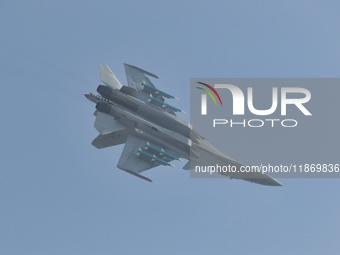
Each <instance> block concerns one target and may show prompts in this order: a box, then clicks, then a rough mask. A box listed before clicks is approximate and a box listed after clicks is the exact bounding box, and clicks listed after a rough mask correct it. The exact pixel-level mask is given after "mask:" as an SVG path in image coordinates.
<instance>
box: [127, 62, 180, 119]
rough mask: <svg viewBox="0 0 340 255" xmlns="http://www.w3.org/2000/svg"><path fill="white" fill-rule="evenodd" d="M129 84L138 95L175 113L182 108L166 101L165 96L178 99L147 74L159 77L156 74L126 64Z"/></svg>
mask: <svg viewBox="0 0 340 255" xmlns="http://www.w3.org/2000/svg"><path fill="white" fill-rule="evenodd" d="M124 68H125V73H126V78H127V82H128V86H129V87H131V88H133V89H135V90H136V91H137V97H138V98H139V99H141V100H143V101H148V102H150V103H151V104H153V105H155V106H157V107H159V108H161V109H163V110H165V111H167V112H169V113H171V114H174V115H175V112H180V111H181V110H180V109H177V108H176V107H173V106H172V105H169V104H167V103H166V102H165V98H169V99H172V98H174V99H178V98H176V97H174V96H172V95H170V94H168V93H166V92H164V91H161V90H159V89H157V88H156V87H155V86H154V85H153V84H152V82H151V81H150V79H149V78H148V77H147V76H151V77H153V78H158V76H156V75H155V74H152V73H150V72H148V71H145V70H143V69H141V68H139V67H136V66H132V65H128V64H124Z"/></svg>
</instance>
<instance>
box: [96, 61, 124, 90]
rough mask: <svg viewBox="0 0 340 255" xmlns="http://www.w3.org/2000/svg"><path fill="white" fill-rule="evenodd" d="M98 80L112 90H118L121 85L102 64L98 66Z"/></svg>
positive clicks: (108, 68)
mask: <svg viewBox="0 0 340 255" xmlns="http://www.w3.org/2000/svg"><path fill="white" fill-rule="evenodd" d="M99 73H100V80H101V81H102V82H104V83H105V85H107V86H109V87H111V88H113V89H120V88H121V87H122V84H120V82H119V80H118V79H117V77H116V76H115V75H114V73H113V72H112V71H111V69H110V67H108V66H107V65H104V64H100V65H99Z"/></svg>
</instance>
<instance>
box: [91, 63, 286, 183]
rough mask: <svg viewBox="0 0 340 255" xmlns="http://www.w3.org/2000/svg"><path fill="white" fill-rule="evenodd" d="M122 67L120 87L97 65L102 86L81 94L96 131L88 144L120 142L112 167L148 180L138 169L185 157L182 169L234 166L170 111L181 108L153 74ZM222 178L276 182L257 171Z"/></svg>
mask: <svg viewBox="0 0 340 255" xmlns="http://www.w3.org/2000/svg"><path fill="white" fill-rule="evenodd" d="M124 67H125V73H126V76H127V82H128V86H123V85H122V84H121V83H120V82H119V80H118V79H117V78H116V76H115V75H114V73H113V72H112V71H111V69H110V68H109V67H108V66H107V65H104V64H101V65H100V66H99V72H100V79H101V81H102V82H103V83H104V85H99V86H98V88H97V92H98V93H99V95H94V94H92V93H90V94H85V96H86V97H87V98H88V99H89V100H90V101H92V102H93V103H95V104H96V111H95V113H94V115H95V116H96V120H95V124H94V126H95V128H96V129H97V130H98V132H99V135H98V136H97V137H96V138H95V139H94V140H93V142H92V145H93V146H95V147H96V148H98V149H101V148H106V147H110V146H115V145H118V144H124V143H125V146H124V149H123V151H122V154H121V156H120V159H119V161H118V164H117V167H118V168H120V169H121V170H124V171H126V172H128V173H130V174H133V175H135V176H138V177H140V178H142V179H144V180H147V181H151V180H150V179H149V178H147V177H145V176H143V175H141V173H142V172H143V171H145V170H148V169H150V168H153V167H156V166H160V165H163V166H170V167H173V164H172V163H171V162H172V161H174V160H179V161H182V159H187V160H188V163H187V164H186V165H185V166H184V167H183V169H190V168H192V167H193V166H194V165H199V164H201V165H203V164H204V162H207V161H210V162H218V163H219V164H233V165H240V164H239V163H237V162H236V161H234V160H232V159H230V158H229V157H227V156H226V155H224V154H223V153H222V152H220V151H218V150H217V149H216V148H215V147H214V146H212V145H211V144H210V143H209V142H208V141H207V140H206V139H205V138H203V137H202V136H201V135H200V134H198V133H197V131H195V130H194V129H193V128H192V126H191V125H190V123H188V122H186V121H184V120H182V119H180V118H179V117H177V116H176V112H183V111H182V110H180V109H178V108H177V107H174V106H173V105H171V104H169V103H168V102H166V100H170V99H177V98H176V97H175V96H173V95H170V94H168V93H166V92H164V91H162V90H160V89H158V88H156V87H155V86H154V85H153V83H152V82H151V80H150V79H149V77H152V78H158V77H157V76H156V75H154V74H152V73H150V72H148V71H145V70H143V69H141V68H138V67H136V66H132V65H128V64H124ZM225 175H227V174H225ZM228 177H230V178H235V179H243V180H246V181H250V182H255V183H259V184H263V185H270V186H280V183H279V182H277V181H276V180H275V179H273V178H271V177H269V176H267V175H265V174H262V173H251V174H249V173H247V174H242V173H234V174H229V173H228Z"/></svg>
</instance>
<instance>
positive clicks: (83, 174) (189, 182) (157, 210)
mask: <svg viewBox="0 0 340 255" xmlns="http://www.w3.org/2000/svg"><path fill="white" fill-rule="evenodd" d="M339 9H340V4H339V2H338V1H269V0H268V1H250V0H249V1H168V2H166V1H147V0H146V1H79V0H78V1H72V0H71V1H70V0H68V1H62V0H61V1H34V0H32V1H6V0H2V1H1V4H0V24H1V30H0V32H1V36H0V47H1V48H0V79H1V88H2V95H1V106H2V107H1V109H0V116H1V123H2V125H1V132H0V142H1V143H0V153H1V154H0V155H1V157H0V254H1V255H2V254H3V255H12V254H13V255H14V254H15V255H17V254H23V255H30V254H32V255H40V254H66V255H68V254H70V255H73V254H196V255H198V254H339V250H340V243H339V238H340V220H339V215H340V203H339V202H340V201H339V200H340V199H339V192H340V185H339V184H340V180H339V179H336V180H332V179H321V180H314V179H313V180H312V179H284V180H281V182H282V183H283V184H284V186H283V187H280V188H275V187H274V188H273V187H265V186H260V185H255V184H251V183H247V182H243V181H237V180H228V179H213V180H202V179H190V177H189V173H188V172H185V171H183V170H181V166H182V165H181V164H176V166H177V168H175V169H172V168H167V167H158V168H156V169H153V170H151V171H148V172H146V173H145V175H146V176H148V177H149V178H151V179H153V180H154V182H153V183H148V182H145V181H142V180H140V179H138V178H135V177H133V176H131V175H129V174H127V173H125V172H122V171H120V170H118V169H117V168H116V163H117V160H118V158H119V155H120V152H121V150H122V147H121V146H120V147H118V148H117V147H115V148H109V149H104V150H97V149H96V148H94V147H93V146H91V141H92V139H93V138H94V137H95V136H96V135H97V131H96V130H95V129H94V128H93V123H94V116H93V115H92V113H93V111H94V105H93V104H91V103H90V102H89V101H88V100H86V98H85V97H84V96H83V94H84V93H88V92H91V91H92V92H95V89H96V87H97V85H98V84H100V81H99V75H98V64H100V63H106V64H108V65H109V66H110V67H111V69H112V70H113V71H114V72H115V73H116V75H117V77H118V78H119V79H120V80H121V82H122V83H123V84H126V79H125V73H124V69H123V63H130V64H133V65H136V66H139V67H142V68H143V69H146V70H148V71H150V72H153V73H155V74H157V75H158V76H159V77H160V79H159V80H157V81H155V84H156V85H157V86H158V87H159V88H161V89H163V90H165V91H167V92H169V93H170V94H174V95H177V96H178V97H179V98H180V99H181V101H179V102H175V105H176V106H177V107H179V108H181V109H184V110H186V111H187V112H188V111H189V84H190V78H191V77H339V76H340V33H339V25H340V15H339ZM188 116H189V115H188V114H187V115H184V118H186V119H188V118H189V117H188ZM320 131H322V130H320ZM321 134H322V133H321ZM236 146H237V145H236ZM315 146H318V144H316V145H315ZM334 160H339V158H337V159H334ZM338 163H339V162H338Z"/></svg>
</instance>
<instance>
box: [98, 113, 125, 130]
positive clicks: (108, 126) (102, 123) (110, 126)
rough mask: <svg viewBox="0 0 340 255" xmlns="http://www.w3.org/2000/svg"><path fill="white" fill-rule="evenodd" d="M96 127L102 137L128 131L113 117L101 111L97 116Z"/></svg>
mask: <svg viewBox="0 0 340 255" xmlns="http://www.w3.org/2000/svg"><path fill="white" fill-rule="evenodd" d="M94 127H95V128H96V129H97V130H98V132H99V133H100V134H102V135H105V134H108V133H111V132H115V131H118V130H123V129H126V127H125V126H124V125H122V124H120V123H119V122H118V121H116V120H115V119H114V118H113V117H112V116H110V115H108V114H106V113H102V112H100V111H98V112H97V114H96V121H95V123H94Z"/></svg>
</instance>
